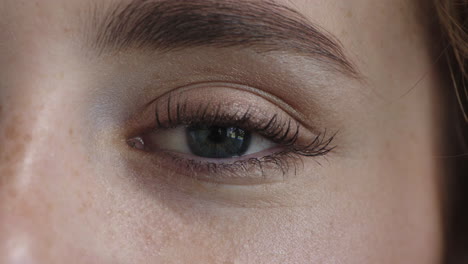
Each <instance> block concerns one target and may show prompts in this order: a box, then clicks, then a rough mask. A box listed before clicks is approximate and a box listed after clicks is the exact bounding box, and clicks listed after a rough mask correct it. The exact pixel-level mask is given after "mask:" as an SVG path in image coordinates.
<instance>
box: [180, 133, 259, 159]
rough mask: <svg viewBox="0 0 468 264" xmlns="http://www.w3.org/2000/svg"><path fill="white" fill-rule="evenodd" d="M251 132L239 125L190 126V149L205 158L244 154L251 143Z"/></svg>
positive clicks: (188, 135)
mask: <svg viewBox="0 0 468 264" xmlns="http://www.w3.org/2000/svg"><path fill="white" fill-rule="evenodd" d="M250 139H251V134H250V133H249V132H248V131H246V130H243V129H241V128H238V127H221V126H189V127H187V142H188V146H189V148H190V151H191V152H192V153H193V154H194V155H196V156H200V157H204V158H216V159H224V158H232V157H239V156H242V155H243V154H244V153H245V152H246V151H247V149H248V147H249V145H250Z"/></svg>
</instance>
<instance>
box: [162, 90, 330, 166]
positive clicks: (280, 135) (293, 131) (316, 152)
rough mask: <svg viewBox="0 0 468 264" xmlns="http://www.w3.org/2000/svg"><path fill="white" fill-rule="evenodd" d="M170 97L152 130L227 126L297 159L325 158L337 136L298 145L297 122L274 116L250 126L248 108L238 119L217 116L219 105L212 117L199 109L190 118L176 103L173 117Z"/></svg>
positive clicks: (205, 107) (204, 108)
mask: <svg viewBox="0 0 468 264" xmlns="http://www.w3.org/2000/svg"><path fill="white" fill-rule="evenodd" d="M172 104H173V97H172V96H171V95H169V96H168V99H167V108H166V111H167V122H161V120H160V117H159V112H158V111H156V113H155V115H156V126H157V127H156V129H161V128H162V129H164V128H173V127H176V126H179V125H187V126H188V125H228V126H238V127H241V128H243V129H246V130H251V132H256V133H258V134H260V135H262V136H265V137H267V138H268V139H270V140H272V141H273V142H275V143H278V144H281V145H283V146H285V147H287V149H288V150H289V151H290V152H294V153H296V154H299V155H301V156H307V157H314V156H323V155H325V154H328V153H329V152H331V151H332V150H334V149H335V148H336V146H332V142H333V141H334V139H335V137H336V135H337V132H336V133H334V134H332V135H331V136H327V131H325V132H324V133H318V134H317V135H316V136H315V137H314V138H313V139H312V141H311V142H309V143H308V144H305V145H304V144H302V145H298V144H297V141H298V138H299V134H300V128H301V126H300V125H299V123H298V122H297V121H293V120H292V118H289V120H287V121H283V122H282V121H280V120H279V117H278V115H277V114H274V115H273V116H272V117H271V118H270V119H269V120H268V121H267V122H266V124H253V123H252V122H251V120H252V118H251V115H252V113H251V108H248V109H247V110H246V111H245V112H244V113H243V114H242V117H240V118H238V115H239V114H240V110H238V111H237V112H235V113H234V114H231V115H226V114H224V115H221V114H220V109H221V107H222V106H221V104H218V105H217V106H216V110H215V112H214V114H211V115H210V114H208V110H209V108H210V107H212V105H210V103H208V104H206V105H199V106H198V108H197V109H196V110H195V111H192V112H191V113H192V114H188V113H187V104H188V101H187V99H186V100H184V101H183V102H182V103H180V102H176V105H175V109H176V110H175V113H173V112H174V111H173V110H172Z"/></svg>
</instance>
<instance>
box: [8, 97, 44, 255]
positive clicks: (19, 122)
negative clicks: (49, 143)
mask: <svg viewBox="0 0 468 264" xmlns="http://www.w3.org/2000/svg"><path fill="white" fill-rule="evenodd" d="M4 92H5V90H4ZM3 95H4V96H5V93H4V94H3ZM5 97H6V96H5ZM5 97H4V98H5ZM41 112H42V110H41V109H38V107H37V104H36V103H35V102H33V101H30V100H29V99H27V97H26V96H20V97H16V96H15V97H14V96H13V95H10V96H8V101H7V102H5V101H2V104H1V113H0V115H1V116H0V146H1V147H0V234H1V235H0V263H37V262H35V261H33V260H32V259H31V258H32V257H33V253H32V251H31V248H30V240H31V239H33V237H34V236H35V234H34V233H35V232H36V231H37V230H36V231H35V228H40V227H39V225H41V223H40V222H38V221H37V220H38V219H40V218H44V217H45V215H44V214H43V212H44V211H43V209H42V208H41V206H37V205H38V204H40V202H39V201H37V198H38V197H34V196H35V195H33V193H34V192H35V190H33V189H32V188H31V185H32V184H31V183H32V178H33V177H40V175H38V174H36V172H35V171H36V170H35V168H34V164H37V163H38V162H39V161H38V159H41V156H43V154H42V153H40V146H41V144H42V143H41V137H40V136H38V134H39V133H38V129H39V128H40V126H41V123H42V122H44V120H43V119H41V118H40V116H41ZM42 125H44V124H42ZM35 182H38V181H37V179H36V180H35ZM34 200H36V202H34Z"/></svg>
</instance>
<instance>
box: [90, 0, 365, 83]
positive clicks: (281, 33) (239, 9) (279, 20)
mask: <svg viewBox="0 0 468 264" xmlns="http://www.w3.org/2000/svg"><path fill="white" fill-rule="evenodd" d="M106 10H107V11H106V12H105V13H103V14H102V15H101V14H100V10H99V8H97V6H95V9H94V10H93V14H94V16H93V25H94V27H95V28H97V31H96V36H95V37H93V38H92V39H93V44H92V46H94V47H95V48H96V49H97V50H99V52H101V53H102V52H108V51H121V50H125V49H129V48H138V49H145V48H151V49H157V50H161V51H172V50H179V49H184V48H191V47H215V48H229V47H245V48H251V49H254V50H255V51H258V52H273V51H279V52H285V51H286V52H292V53H295V54H299V55H303V56H306V57H311V58H313V59H314V60H317V61H320V62H323V63H327V64H329V65H331V67H332V68H333V69H335V70H338V71H340V72H343V73H346V74H348V75H352V76H357V75H358V71H357V70H356V68H355V66H354V64H353V63H352V62H351V61H350V60H349V59H348V58H347V57H346V55H345V53H344V51H343V47H342V45H341V43H340V42H339V41H338V39H337V38H336V37H334V36H333V35H332V34H331V33H329V32H327V31H325V30H323V29H321V28H320V27H318V26H317V25H314V24H313V23H312V22H310V21H308V20H307V19H306V18H305V17H304V16H303V15H302V14H301V13H299V12H298V11H296V10H294V9H292V8H290V7H287V6H285V5H281V4H279V3H276V2H274V1H271V0H260V1H259V0H199V1H187V0H132V1H131V2H128V3H120V4H117V5H115V6H113V7H111V8H108V9H106Z"/></svg>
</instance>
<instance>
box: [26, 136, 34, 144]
mask: <svg viewBox="0 0 468 264" xmlns="http://www.w3.org/2000/svg"><path fill="white" fill-rule="evenodd" d="M31 140H32V136H31V134H26V135H24V143H25V144H28V143H29V142H31Z"/></svg>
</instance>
